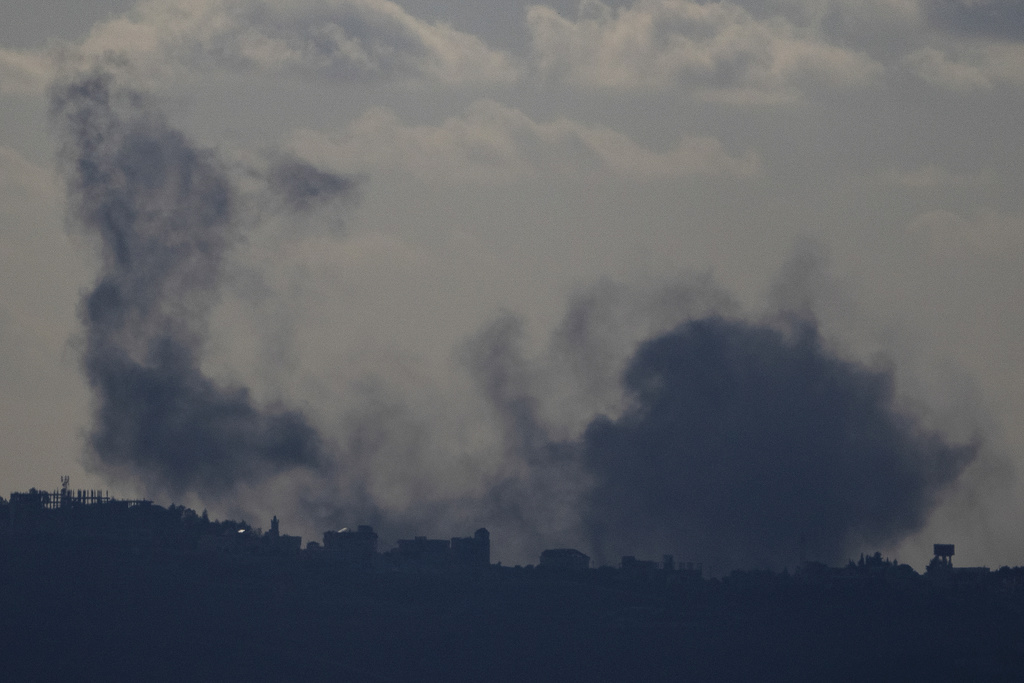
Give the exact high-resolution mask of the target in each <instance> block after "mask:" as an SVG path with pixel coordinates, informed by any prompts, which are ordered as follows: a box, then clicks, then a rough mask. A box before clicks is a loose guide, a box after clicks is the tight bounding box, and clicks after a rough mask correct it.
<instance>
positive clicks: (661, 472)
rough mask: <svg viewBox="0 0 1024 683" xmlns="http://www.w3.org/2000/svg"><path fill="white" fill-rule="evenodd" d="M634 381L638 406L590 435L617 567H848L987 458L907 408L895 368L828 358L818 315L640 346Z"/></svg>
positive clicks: (586, 439) (595, 518) (599, 525)
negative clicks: (654, 560)
mask: <svg viewBox="0 0 1024 683" xmlns="http://www.w3.org/2000/svg"><path fill="white" fill-rule="evenodd" d="M624 385H625V389H626V390H627V392H628V394H629V395H630V398H631V399H632V403H631V405H630V407H629V408H628V409H627V410H626V411H625V412H624V413H623V414H622V415H621V416H619V417H618V418H616V419H611V418H608V417H603V416H602V417H598V418H597V419H595V420H594V421H593V422H592V423H591V424H590V425H589V427H588V428H587V429H586V431H585V434H584V436H583V449H584V456H583V458H584V463H585V467H586V469H587V470H588V471H589V473H590V474H591V475H592V476H593V477H594V479H595V482H596V483H595V486H594V487H593V489H592V490H591V491H590V493H589V496H588V501H589V504H588V506H587V511H586V514H587V525H588V527H589V534H590V538H591V544H592V550H593V551H594V552H595V553H596V554H597V555H598V557H599V558H600V559H601V560H603V561H614V560H616V559H617V557H618V554H639V555H646V556H650V557H657V556H660V555H659V553H661V552H675V553H676V554H677V555H680V556H685V557H687V558H692V559H695V560H702V561H704V563H705V566H708V567H709V568H711V569H712V570H713V571H715V570H724V569H729V568H735V567H750V566H769V567H774V568H781V567H782V566H787V565H788V566H792V565H794V564H795V563H796V562H798V561H799V560H800V558H801V555H803V556H805V557H806V559H818V560H822V561H826V562H841V561H843V560H844V559H846V558H847V557H849V553H852V552H854V551H856V550H857V549H858V548H860V547H861V544H862V543H863V544H887V543H890V542H895V541H897V540H899V539H901V538H903V537H904V536H905V535H907V534H908V533H910V532H913V531H915V530H917V529H919V528H921V526H922V525H923V524H924V522H925V520H926V518H927V516H928V514H929V512H930V511H931V510H932V508H933V507H934V505H935V504H936V502H937V497H938V495H939V493H940V492H941V491H942V490H943V489H944V488H945V487H947V486H948V485H950V484H951V483H952V482H953V481H954V480H955V479H956V478H957V477H958V476H959V475H960V473H961V472H962V471H963V470H964V468H965V467H966V466H967V465H968V464H969V463H970V462H971V461H972V460H973V458H974V457H975V455H976V452H977V446H976V445H973V444H971V445H954V444H950V443H948V442H947V440H946V439H945V438H944V437H943V435H941V434H939V433H935V432H931V431H928V430H926V429H925V428H923V427H922V425H921V424H920V423H919V421H918V420H916V419H915V418H914V417H913V416H912V415H910V414H907V413H905V412H902V411H901V410H900V409H899V407H898V405H897V403H896V399H895V396H894V388H893V377H892V375H891V374H890V373H889V372H888V371H884V370H876V369H872V368H868V367H865V366H863V365H860V364H857V363H855V362H850V361H846V360H843V359H841V358H839V357H837V356H836V355H834V354H832V353H830V352H829V351H828V350H827V349H826V348H825V347H824V345H823V342H822V339H821V337H820V336H819V333H818V331H817V329H816V327H815V326H814V325H813V324H811V323H807V322H806V321H805V322H803V323H802V324H800V325H797V326H795V328H794V329H793V330H791V331H784V330H780V329H776V328H775V327H772V326H768V325H756V324H752V323H749V322H744V321H742V320H739V319H732V318H726V317H720V316H707V317H703V318H700V319H695V320H692V321H690V322H686V323H684V324H682V325H681V326H679V327H678V328H676V329H675V330H673V331H671V332H669V333H667V334H663V335H661V336H658V337H655V338H653V339H650V340H649V341H646V342H645V343H643V344H642V345H641V346H640V347H639V349H638V350H637V352H636V354H635V355H634V356H633V358H632V360H631V361H630V363H629V365H628V369H627V371H626V373H625V375H624ZM876 547H877V546H876Z"/></svg>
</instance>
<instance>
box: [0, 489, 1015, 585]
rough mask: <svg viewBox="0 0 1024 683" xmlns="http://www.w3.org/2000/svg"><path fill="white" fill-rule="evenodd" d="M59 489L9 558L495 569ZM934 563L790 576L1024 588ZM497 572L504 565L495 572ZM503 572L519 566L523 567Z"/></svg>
mask: <svg viewBox="0 0 1024 683" xmlns="http://www.w3.org/2000/svg"><path fill="white" fill-rule="evenodd" d="M61 482H62V487H61V489H60V490H58V491H40V490H36V489H31V490H29V491H28V492H25V493H12V494H11V497H10V499H9V500H6V501H5V500H3V499H2V498H0V542H5V544H6V545H7V547H8V552H10V551H12V550H16V549H17V548H18V547H19V546H21V547H25V548H32V547H37V548H38V547H42V546H48V547H51V548H53V547H65V548H68V549H72V550H88V549H91V550H100V551H102V550H109V551H116V550H120V551H127V552H130V553H132V554H135V555H139V554H143V553H146V552H147V551H152V552H160V553H168V552H170V553H182V554H197V555H205V556H210V555H222V556H239V557H268V558H273V557H278V558H280V557H302V558H308V559H310V560H311V561H322V562H325V563H333V564H336V565H337V566H339V567H342V568H347V569H352V570H360V571H415V572H429V573H434V574H440V573H448V572H459V571H472V570H481V569H485V568H491V567H494V565H492V564H491V540H490V534H489V533H488V531H487V529H483V528H481V529H477V530H476V531H475V532H474V533H473V535H472V536H466V537H453V538H450V539H432V538H426V537H424V536H417V537H414V538H411V539H401V540H398V541H397V544H396V546H395V547H394V548H390V549H387V550H384V551H381V550H380V549H379V548H378V535H377V533H376V532H375V531H374V529H373V527H371V526H367V525H360V526H357V527H356V528H354V529H351V528H344V529H340V530H330V531H325V532H324V534H323V538H322V540H321V541H309V542H308V543H307V544H306V546H305V548H303V547H302V538H301V537H299V536H291V535H287V534H282V533H281V531H280V524H279V521H278V519H277V517H276V516H275V517H274V518H273V519H272V520H271V522H270V529H269V531H266V532H264V531H263V530H261V529H259V528H254V527H252V526H250V525H249V524H247V523H246V522H244V521H243V522H235V521H230V520H227V521H211V520H210V519H209V517H208V515H207V514H206V512H205V511H204V512H203V513H202V514H201V515H200V514H197V513H196V512H195V511H194V510H191V509H189V508H186V507H184V506H175V505H171V506H170V507H167V508H164V507H162V506H160V505H156V504H155V503H153V502H152V501H149V500H142V499H139V500H126V499H117V498H112V497H110V496H109V495H108V494H107V493H104V492H101V491H95V490H72V489H70V488H69V487H68V484H69V481H68V478H67V477H63V478H62V480H61ZM934 553H935V557H934V558H933V559H932V561H931V563H929V565H928V567H927V568H926V571H925V574H924V575H923V576H922V575H919V574H918V573H917V572H916V571H915V570H914V569H913V568H912V567H911V566H910V565H907V564H899V563H898V562H895V561H890V560H889V559H888V558H883V557H882V556H881V554H880V553H875V554H874V555H869V556H866V557H865V556H863V555H862V556H861V558H860V560H859V561H853V560H851V561H850V562H849V563H848V564H847V565H846V566H844V567H829V566H827V565H825V564H823V563H819V562H813V561H804V562H802V563H801V564H800V566H798V567H796V568H795V570H794V572H793V574H792V575H790V573H789V571H788V570H785V571H784V572H783V573H782V574H779V575H778V576H779V577H785V578H794V577H795V578H800V579H802V580H803V581H807V582H814V583H833V582H836V583H838V584H842V583H844V582H847V583H849V582H856V581H858V580H875V581H885V582H892V583H906V582H912V581H915V580H918V579H927V580H928V581H929V582H930V583H932V584H933V585H938V586H951V585H954V584H955V585H984V584H989V583H993V582H994V583H996V584H998V585H999V586H1001V587H1002V588H1006V589H1009V590H1013V591H1016V590H1017V589H1018V588H1020V589H1024V570H1022V569H1021V568H1013V569H1010V568H1006V567H1004V568H1002V569H1001V570H999V571H997V572H992V571H991V570H989V568H987V567H954V566H953V556H954V553H955V548H954V546H953V545H951V544H936V545H935V546H934ZM498 567H500V564H499V565H498ZM505 569H517V570H521V569H524V568H522V567H515V568H505ZM525 569H529V570H534V569H536V570H542V571H553V572H560V573H575V574H578V575H580V576H582V575H584V574H585V573H588V572H590V573H604V574H608V573H609V572H611V573H614V574H616V575H617V576H619V577H620V578H625V579H632V580H638V581H644V582H648V583H650V582H653V583H673V582H694V581H700V580H702V579H703V568H702V565H701V564H700V563H694V562H676V561H675V559H674V557H673V556H672V555H663V556H662V558H661V559H660V560H644V559H638V558H636V557H633V556H624V557H622V559H621V562H620V564H619V566H618V567H592V563H591V558H590V557H588V556H587V555H586V554H585V553H583V552H581V551H579V550H577V549H574V548H550V549H545V550H543V551H542V552H541V553H540V557H539V561H538V563H537V565H535V566H534V565H529V566H528V567H526V568H525ZM769 576H774V574H773V573H772V572H766V571H759V570H749V571H734V572H733V573H732V574H731V575H730V578H731V579H732V580H734V581H735V580H740V581H742V580H749V581H758V580H760V581H763V580H765V579H766V578H767V577H769Z"/></svg>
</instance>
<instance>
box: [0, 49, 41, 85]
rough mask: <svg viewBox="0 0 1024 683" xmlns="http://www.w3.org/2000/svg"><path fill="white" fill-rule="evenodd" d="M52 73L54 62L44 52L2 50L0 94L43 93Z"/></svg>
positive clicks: (0, 53)
mask: <svg viewBox="0 0 1024 683" xmlns="http://www.w3.org/2000/svg"><path fill="white" fill-rule="evenodd" d="M52 73H53V68H52V62H51V60H50V59H49V58H48V57H47V56H46V55H45V54H43V53H42V52H39V51H24V52H18V51H16V50H6V49H3V48H0V93H17V94H26V93H28V94H38V93H41V92H43V90H44V89H45V88H46V84H47V83H49V81H50V78H51V76H52Z"/></svg>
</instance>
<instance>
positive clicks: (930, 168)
mask: <svg viewBox="0 0 1024 683" xmlns="http://www.w3.org/2000/svg"><path fill="white" fill-rule="evenodd" d="M882 180H884V181H886V182H892V183H895V184H897V185H901V186H903V187H908V188H912V189H917V190H923V189H928V188H935V187H949V188H976V187H981V186H984V185H991V184H993V183H994V182H996V181H997V177H996V174H995V173H994V172H992V171H980V172H976V173H957V172H955V171H951V170H949V169H947V168H943V167H942V166H936V165H935V164H928V165H926V166H920V167H918V168H914V169H911V170H908V171H900V170H896V169H891V170H889V171H888V172H886V173H884V174H882Z"/></svg>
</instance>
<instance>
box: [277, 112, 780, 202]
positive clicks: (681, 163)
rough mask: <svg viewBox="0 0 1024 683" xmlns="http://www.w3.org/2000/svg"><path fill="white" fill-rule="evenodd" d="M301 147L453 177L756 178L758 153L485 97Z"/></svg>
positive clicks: (305, 138) (348, 162) (322, 157)
mask: <svg viewBox="0 0 1024 683" xmlns="http://www.w3.org/2000/svg"><path fill="white" fill-rule="evenodd" d="M293 143H294V146H295V147H296V151H297V152H298V153H300V154H302V155H304V156H306V157H308V158H312V159H315V160H317V161H318V163H322V164H325V165H329V166H334V167H337V166H338V164H339V163H340V164H343V165H344V166H345V168H344V169H341V170H345V171H349V172H352V171H364V170H366V169H367V168H372V169H381V168H385V169H400V170H404V171H408V172H411V173H412V174H414V175H416V176H419V177H422V178H425V179H443V180H445V181H446V182H456V183H458V182H480V181H483V182H504V181H508V180H512V179H514V178H516V177H521V176H523V175H526V174H534V173H536V172H549V173H553V174H558V175H559V176H562V177H565V176H577V177H581V178H588V179H589V178H594V177H598V176H602V175H611V176H616V177H622V176H631V177H641V178H658V177H680V176H749V175H753V174H756V173H758V172H759V170H760V160H759V158H758V156H757V155H756V154H755V153H753V152H750V151H748V152H746V153H744V154H743V155H741V156H732V155H730V154H729V153H728V152H727V151H726V150H725V148H724V147H723V146H722V144H721V143H720V142H719V141H718V140H717V139H715V138H709V137H682V138H681V139H680V140H679V141H678V143H677V144H676V145H675V146H674V147H672V148H670V149H667V150H664V151H654V150H650V149H647V148H644V147H641V146H640V145H638V144H636V143H635V142H633V141H632V140H631V139H629V138H628V137H626V136H625V135H622V134H621V133H618V132H616V131H614V130H611V129H609V128H605V127H603V126H592V125H587V124H584V123H580V122H578V121H573V120H569V119H558V120H555V121H551V122H536V121H534V120H532V119H530V118H529V117H528V116H527V115H526V114H524V113H523V112H521V111H519V110H517V109H514V108H510V107H507V106H505V105H502V104H499V103H497V102H494V101H492V100H480V101H477V102H475V103H473V104H472V105H470V106H469V108H468V109H467V111H466V112H465V113H464V114H463V115H462V116H458V117H450V118H448V119H446V120H445V121H444V122H442V123H441V124H440V125H437V126H428V125H408V124H405V123H403V122H402V121H401V120H399V118H398V117H397V116H396V115H395V113H394V112H393V111H391V110H389V109H385V108H375V109H371V110H369V111H367V112H365V113H364V114H363V115H362V116H361V117H360V118H359V119H358V120H356V121H354V122H353V123H352V124H351V125H349V126H348V127H346V128H345V129H344V130H343V131H341V132H340V133H337V134H333V135H329V136H325V135H323V134H321V133H318V132H314V131H301V132H298V133H296V134H295V136H294V140H293Z"/></svg>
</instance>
